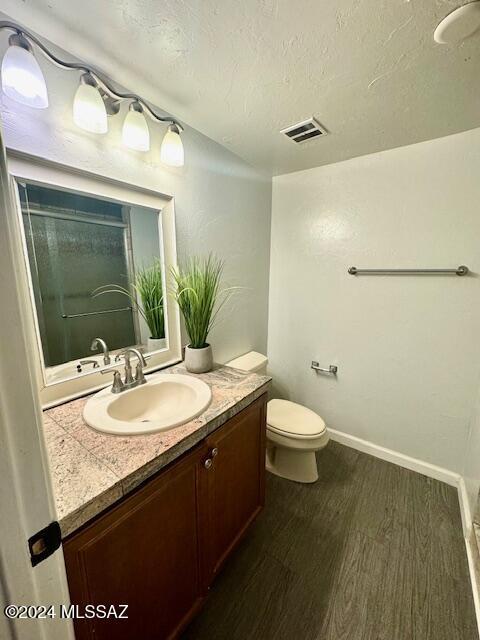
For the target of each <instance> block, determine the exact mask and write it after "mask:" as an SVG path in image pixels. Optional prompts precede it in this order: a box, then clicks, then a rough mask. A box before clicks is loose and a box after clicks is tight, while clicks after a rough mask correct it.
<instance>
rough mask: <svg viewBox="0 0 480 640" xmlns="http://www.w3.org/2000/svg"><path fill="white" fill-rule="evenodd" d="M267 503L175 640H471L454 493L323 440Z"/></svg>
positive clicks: (272, 488) (270, 490)
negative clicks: (299, 476) (302, 477)
mask: <svg viewBox="0 0 480 640" xmlns="http://www.w3.org/2000/svg"><path fill="white" fill-rule="evenodd" d="M318 464H319V473H320V479H319V481H318V482H317V483H315V484H313V485H300V484H296V483H292V482H288V481H287V480H282V479H280V478H276V477H275V476H272V475H271V474H267V476H268V480H267V504H266V507H265V510H264V512H263V513H262V515H261V516H260V517H259V519H258V520H257V522H256V524H255V525H254V526H253V527H252V529H251V531H250V533H249V534H248V535H247V537H246V539H245V540H244V541H243V543H242V545H241V546H240V547H239V549H238V550H237V551H236V553H235V554H234V555H233V556H232V558H231V559H230V560H229V562H228V564H227V566H226V567H225V569H224V571H223V572H222V574H221V575H220V576H219V577H218V579H217V580H216V582H215V584H214V586H213V587H212V591H211V594H210V597H209V599H208V601H207V603H206V606H205V608H204V610H203V611H202V612H201V613H200V615H199V616H198V617H197V618H196V619H195V620H194V622H193V623H192V624H191V625H190V627H189V629H188V630H187V632H186V633H185V634H184V639H185V640H187V639H188V640H270V639H272V640H273V639H275V640H283V639H285V640H314V639H315V640H477V639H478V635H477V631H476V622H475V612H474V607H473V599H472V594H471V590H470V582H469V576H468V566H467V558H466V553H465V545H464V542H463V537H462V530H461V521H460V512H459V507H458V498H457V493H456V490H455V489H453V488H452V487H449V486H447V485H445V484H443V483H441V482H437V481H436V480H432V479H430V478H426V477H425V476H421V475H419V474H416V473H413V472H411V471H407V470H406V469H401V468H400V467H397V466H395V465H393V464H390V463H388V462H383V461H381V460H378V459H376V458H373V457H371V456H368V455H365V454H363V453H359V452H357V451H354V450H353V449H349V448H347V447H343V446H341V445H338V444H336V443H333V442H331V443H330V444H329V445H328V447H327V448H326V449H324V450H323V451H321V452H320V453H319V455H318Z"/></svg>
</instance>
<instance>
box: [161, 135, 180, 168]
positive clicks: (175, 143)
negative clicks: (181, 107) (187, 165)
mask: <svg viewBox="0 0 480 640" xmlns="http://www.w3.org/2000/svg"><path fill="white" fill-rule="evenodd" d="M160 160H161V161H162V162H164V163H165V164H168V165H169V166H170V167H183V165H184V162H185V154H184V151H183V143H182V139H181V138H180V134H179V132H178V129H177V127H176V126H175V125H170V126H169V127H168V130H167V133H166V134H165V137H164V138H163V140H162V146H161V147H160Z"/></svg>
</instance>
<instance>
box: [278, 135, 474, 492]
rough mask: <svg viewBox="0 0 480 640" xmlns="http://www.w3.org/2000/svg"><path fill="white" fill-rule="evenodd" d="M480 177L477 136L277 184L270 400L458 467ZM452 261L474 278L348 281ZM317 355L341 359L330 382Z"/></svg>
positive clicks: (470, 382) (470, 367)
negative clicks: (351, 271)
mask: <svg viewBox="0 0 480 640" xmlns="http://www.w3.org/2000/svg"><path fill="white" fill-rule="evenodd" d="M479 171H480V129H475V130H474V131H471V132H466V133H461V134H457V135H454V136H449V137H447V138H441V139H439V140H432V141H429V142H423V143H420V144H417V145H413V146H409V147H402V148H400V149H393V150H391V151H385V152H382V153H376V154H372V155H369V156H363V157H361V158H355V159H353V160H349V161H347V162H341V163H337V164H333V165H328V166H325V167H320V168H317V169H310V170H307V171H302V172H298V173H293V174H289V175H284V176H279V177H277V178H274V181H273V213H272V245H271V247H272V249H271V273H270V317H269V336H268V343H269V346H268V355H269V359H270V366H271V370H270V372H271V374H272V375H273V377H274V381H275V383H276V385H277V391H278V393H280V394H282V395H284V396H286V397H289V398H291V399H292V400H296V401H298V402H301V403H304V404H306V405H307V406H309V407H311V408H312V409H314V410H316V411H318V412H319V413H320V414H321V415H322V416H323V417H324V419H325V421H326V422H327V425H328V426H330V427H331V428H333V429H337V430H339V431H342V432H346V433H348V434H351V435H353V436H357V437H359V438H362V439H364V440H368V441H371V442H373V443H374V444H376V445H380V446H383V447H387V448H389V449H393V450H395V451H398V452H401V453H404V454H406V455H409V456H412V457H414V458H419V459H420V460H423V461H426V462H430V463H432V464H435V465H439V466H441V467H444V468H446V469H449V470H452V471H455V472H458V473H462V472H463V469H464V461H465V456H466V449H467V446H468V445H467V442H468V437H469V433H470V427H469V421H470V416H471V413H472V409H473V405H474V402H475V397H476V393H477V387H478V380H479V374H480V342H479V340H478V330H479V326H480V296H479V282H480V280H479V278H478V275H477V274H478V272H480V251H479V238H480V216H479V214H478V203H479V202H480V180H479V178H478V176H479ZM460 264H466V265H468V266H469V267H470V269H471V270H472V271H473V272H474V273H472V275H471V276H469V277H463V278H459V277H457V276H433V277H430V276H423V277H422V276H406V277H398V276H394V277H392V276H378V277H367V276H364V277H361V276H357V277H353V276H351V275H348V274H347V269H348V267H350V266H352V265H354V266H357V267H364V268H367V267H412V268H414V267H456V266H458V265H460ZM312 360H319V361H320V363H321V365H323V366H328V365H329V364H330V363H333V364H337V365H338V367H339V373H338V379H337V380H334V379H332V378H330V377H325V376H321V375H317V374H315V373H314V372H313V371H311V370H310V367H309V365H310V362H311V361H312ZM473 428H474V422H472V429H473ZM476 428H477V429H478V421H477V426H476ZM477 440H478V441H479V442H480V439H479V438H478V435H477ZM479 468H480V467H479V463H478V457H477V458H476V460H475V461H473V460H472V463H471V466H470V471H469V475H470V477H471V479H472V480H471V482H472V487H473V488H472V489H471V491H470V493H471V494H472V495H475V492H476V489H475V482H477V483H478V479H480V475H479ZM476 487H478V484H476Z"/></svg>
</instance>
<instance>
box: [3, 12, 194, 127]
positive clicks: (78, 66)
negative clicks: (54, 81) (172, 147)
mask: <svg viewBox="0 0 480 640" xmlns="http://www.w3.org/2000/svg"><path fill="white" fill-rule="evenodd" d="M5 29H8V30H10V31H13V32H14V33H16V34H17V35H19V36H23V37H24V38H27V39H28V40H30V41H31V42H33V43H34V44H35V45H36V46H37V47H38V48H39V49H40V51H41V52H42V53H43V55H44V56H45V57H46V58H47V59H48V60H50V62H52V63H53V64H55V65H56V66H57V67H60V68H61V69H70V70H74V71H83V72H84V73H88V74H90V75H91V76H92V77H93V78H94V80H95V81H96V83H97V86H98V87H99V89H101V90H102V91H104V92H105V93H106V94H107V95H108V96H110V98H113V99H114V100H119V101H121V100H129V101H135V102H137V103H139V104H141V105H142V107H143V110H144V113H148V115H149V116H150V118H151V119H152V120H154V121H156V122H168V123H169V124H173V125H175V126H176V127H178V129H179V131H183V127H182V125H181V124H180V123H179V122H178V121H177V120H175V118H170V117H168V116H167V117H163V116H160V115H158V113H156V112H155V111H154V110H153V109H152V108H151V107H150V105H149V104H148V103H147V102H146V101H145V100H144V99H143V98H142V97H141V96H139V95H137V94H136V93H123V92H120V91H117V90H116V89H114V88H113V87H112V85H111V84H110V82H109V81H108V80H106V79H105V78H104V77H103V76H102V75H101V74H99V73H98V72H97V71H95V70H94V69H92V68H91V67H89V66H87V65H86V64H84V63H82V62H66V61H65V60H62V59H61V58H59V57H58V56H56V55H55V54H54V53H52V52H51V51H50V50H49V49H48V48H47V47H46V46H45V45H44V44H43V42H42V41H41V40H39V39H38V38H37V37H36V36H34V35H33V34H32V33H30V32H29V31H27V30H26V29H24V28H23V27H21V26H19V25H17V24H15V23H14V22H8V21H5V20H2V21H0V30H5Z"/></svg>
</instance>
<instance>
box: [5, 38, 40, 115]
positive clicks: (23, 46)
mask: <svg viewBox="0 0 480 640" xmlns="http://www.w3.org/2000/svg"><path fill="white" fill-rule="evenodd" d="M8 44H9V47H8V49H7V51H6V53H5V56H4V58H3V62H2V87H3V91H4V93H5V95H7V96H8V97H9V98H12V100H15V101H16V102H20V103H21V104H25V105H27V106H28V107H33V108H34V109H46V108H47V107H48V93H47V85H46V84H45V78H44V77H43V73H42V70H41V69H40V65H39V64H38V62H37V60H36V58H35V56H34V55H33V52H32V47H31V45H30V43H29V42H28V40H27V39H26V38H25V37H24V36H23V35H22V34H21V33H15V34H13V35H11V36H10V38H9V39H8Z"/></svg>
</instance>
